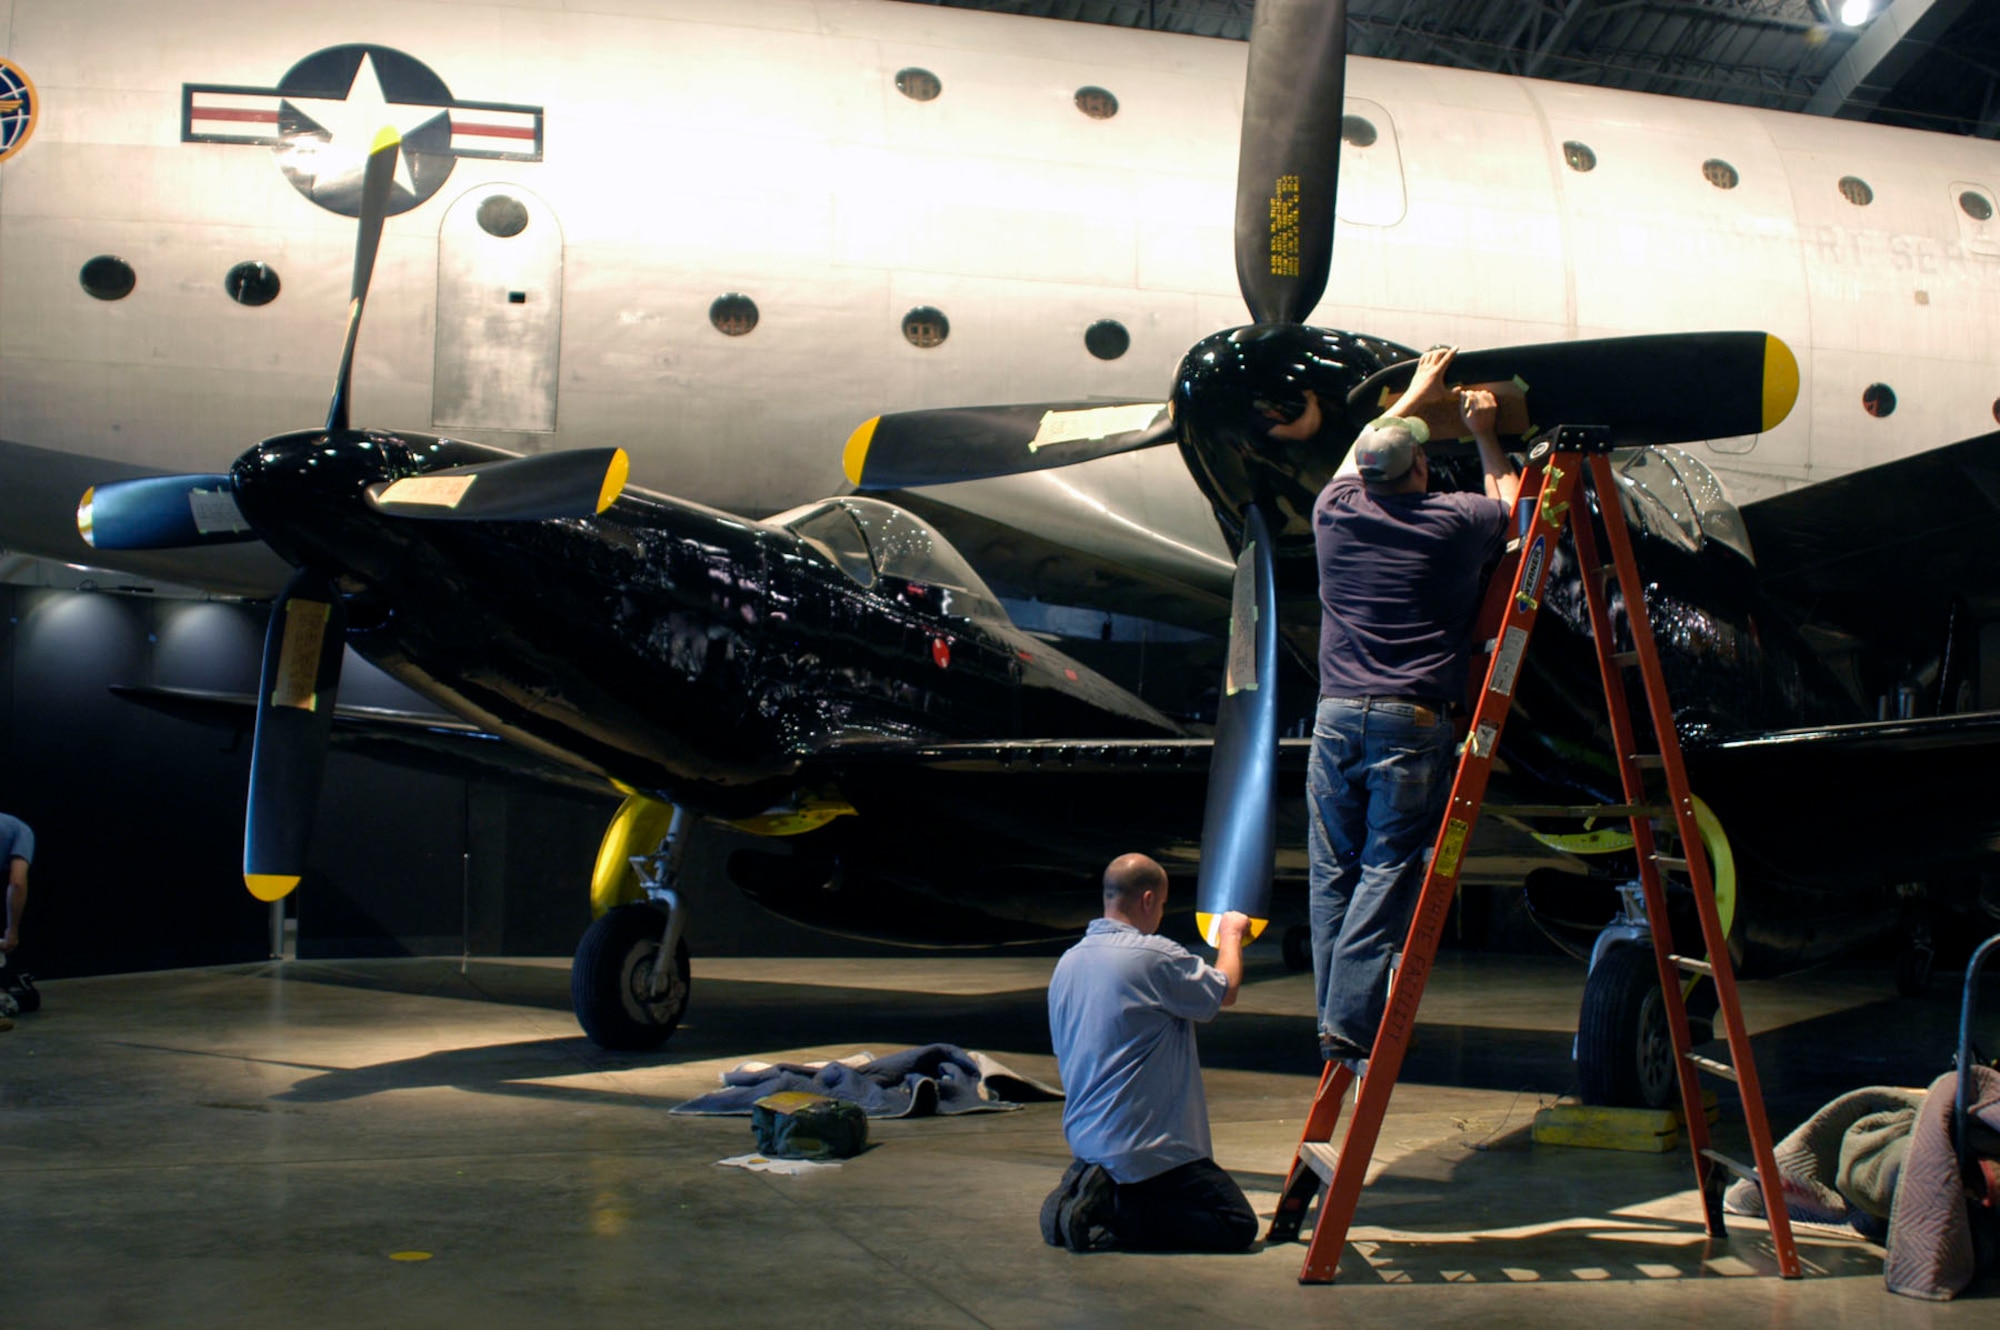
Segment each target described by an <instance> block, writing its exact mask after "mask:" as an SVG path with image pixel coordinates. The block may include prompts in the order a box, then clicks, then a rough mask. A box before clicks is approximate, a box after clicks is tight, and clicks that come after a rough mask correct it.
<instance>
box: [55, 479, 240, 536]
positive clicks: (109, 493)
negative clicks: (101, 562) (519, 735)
mask: <svg viewBox="0 0 2000 1330" xmlns="http://www.w3.org/2000/svg"><path fill="white" fill-rule="evenodd" d="M76 529H77V534H79V535H81V536H82V537H83V540H84V543H85V544H87V545H89V546H90V547H91V548H93V549H100V550H166V549H182V548H185V547H187V546H190V545H225V544H230V543H233V542H236V541H244V540H255V539H257V533H256V532H254V531H252V530H251V529H250V524H249V523H248V522H246V521H244V520H243V514H242V512H241V511H240V510H238V508H237V507H236V495H235V490H234V486H233V484H232V482H231V481H230V478H229V477H228V476H214V475H202V476H143V477H141V478H139V479H137V480H113V481H107V482H106V483H105V484H102V485H94V486H92V487H91V488H89V489H87V490H85V491H84V492H83V499H82V500H81V501H80V502H79V503H78V504H77V506H76Z"/></svg>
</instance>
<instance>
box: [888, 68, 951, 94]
mask: <svg viewBox="0 0 2000 1330" xmlns="http://www.w3.org/2000/svg"><path fill="white" fill-rule="evenodd" d="M896 91H897V92H900V93H902V94H903V95H904V96H905V97H908V98H909V99H910V100H911V101H913V102H934V101H936V100H937V98H938V94H939V93H941V92H943V91H944V84H943V83H942V82H940V81H939V80H938V76H937V75H935V74H933V73H931V72H930V71H929V70H928V69H918V68H917V67H916V66H914V65H912V66H911V67H910V68H908V69H899V70H897V71H896Z"/></svg>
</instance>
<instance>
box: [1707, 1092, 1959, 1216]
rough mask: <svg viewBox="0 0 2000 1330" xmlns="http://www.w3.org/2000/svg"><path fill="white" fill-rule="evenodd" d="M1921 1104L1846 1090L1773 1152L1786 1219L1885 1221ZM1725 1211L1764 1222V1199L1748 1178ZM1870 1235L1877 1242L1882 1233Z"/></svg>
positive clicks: (1914, 1095)
mask: <svg viewBox="0 0 2000 1330" xmlns="http://www.w3.org/2000/svg"><path fill="white" fill-rule="evenodd" d="M1923 1099H1924V1092H1923V1091H1921V1090H1903V1089H1898V1088H1896V1087H1894V1086H1886V1085H1871V1086H1868V1087H1866V1088H1864V1089H1860V1090H1850V1091H1848V1092H1847V1093H1846V1094H1844V1095H1841V1096H1840V1097H1839V1098H1838V1099H1835V1100H1833V1101H1831V1102H1830V1103H1828V1104H1827V1105H1826V1106H1825V1107H1823V1108H1821V1109H1820V1110H1819V1111H1818V1112H1817V1113H1814V1114H1813V1115H1812V1116H1811V1117H1809V1118H1807V1119H1806V1120H1805V1121H1804V1122H1802V1123H1800V1124H1799V1125H1798V1126H1797V1127H1796V1128H1794V1129H1793V1130H1792V1132H1791V1133H1790V1134H1788V1135H1787V1136H1786V1137H1785V1138H1784V1139H1783V1140H1781V1141H1779V1142H1778V1143H1777V1145H1775V1146H1774V1147H1772V1151H1771V1153H1772V1155H1773V1156H1774V1157H1775V1158H1776V1159H1777V1163H1778V1176H1779V1177H1781V1178H1782V1179H1783V1180H1784V1188H1785V1209H1786V1211H1787V1212H1788V1213H1789V1214H1790V1216H1791V1217H1792V1218H1793V1219H1796V1220H1798V1221H1800V1222H1802V1223H1808V1224H1844V1223H1848V1222H1850V1221H1852V1220H1855V1219H1856V1218H1857V1216H1858V1217H1860V1218H1862V1219H1864V1220H1865V1219H1866V1218H1867V1217H1868V1216H1871V1215H1872V1216H1877V1217H1879V1216H1883V1215H1887V1214H1888V1213H1889V1198H1890V1197H1891V1196H1892V1195H1894V1193H1895V1188H1896V1168H1897V1165H1899V1164H1900V1163H1901V1162H1902V1155H1903V1152H1904V1150H1906V1149H1907V1148H1908V1145H1907V1137H1908V1135H1909V1131H1910V1123H1911V1121H1912V1119H1913V1118H1914V1116H1915V1113H1916V1109H1917V1106H1918V1105H1919V1104H1921V1103H1922V1102H1923ZM1722 1203H1723V1207H1724V1208H1725V1209H1727V1210H1729V1211H1730V1212H1731V1213H1732V1214H1739V1215H1751V1216H1753V1217H1758V1218H1761V1217H1762V1216H1763V1214H1764V1193H1763V1192H1762V1191H1761V1190H1760V1189H1759V1188H1758V1186H1757V1184H1756V1183H1755V1182H1752V1181H1750V1180H1749V1179H1747V1178H1741V1179H1738V1180H1737V1181H1735V1182H1732V1183H1731V1184H1730V1185H1729V1190H1728V1191H1726V1192H1724V1193H1723V1197H1722ZM1862 1227H1864V1231H1867V1230H1868V1226H1866V1225H1863V1226H1862ZM1873 1231H1874V1232H1875V1233H1876V1234H1878V1235H1879V1232H1880V1230H1879V1227H1875V1228H1874V1229H1873Z"/></svg>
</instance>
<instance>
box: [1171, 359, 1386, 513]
mask: <svg viewBox="0 0 2000 1330" xmlns="http://www.w3.org/2000/svg"><path fill="white" fill-rule="evenodd" d="M1415 354H1416V353H1415V352H1413V351H1411V350H1410V349H1409V348H1407V347H1403V346H1398V345H1396V344H1395V343H1394V342H1385V341H1382V340H1381V339H1379V338H1374V337H1364V336H1360V335H1358V334H1355V333H1346V332H1338V331H1334V330H1331V329H1324V328H1312V327H1307V326H1306V325H1304V324H1298V323H1261V324H1254V325H1251V326H1249V327H1244V328H1233V329H1230V330H1229V331H1227V332H1220V333H1216V334H1214V335H1213V336H1211V337H1206V338H1203V339H1202V340H1201V341H1199V342H1197V343H1195V345H1194V346H1193V348H1192V349H1190V350H1189V351H1188V353H1187V355H1186V356H1185V357H1184V358H1183V359H1182V361H1181V365H1180V370H1179V372H1178V373H1177V374H1176V375H1175V379H1174V390H1173V407H1174V420H1175V425H1176V430H1177V434H1178V438H1179V442H1180V446H1181V455H1182V456H1183V457H1184V458H1185V459H1186V461H1187V465H1188V470H1189V471H1191V472H1192V473H1193V474H1194V477H1195V481H1196V483H1198V484H1199V485H1200V486H1201V488H1202V491H1203V492H1204V493H1205V494H1206V495H1207V496H1208V498H1209V500H1210V502H1211V503H1213V504H1214V505H1215V508H1216V512H1217V514H1218V516H1220V517H1221V518H1222V520H1223V522H1224V523H1225V525H1227V526H1228V527H1230V528H1231V530H1232V532H1236V533H1240V532H1241V530H1242V522H1243V510H1244V508H1245V507H1246V506H1248V505H1249V504H1251V503H1261V504H1263V505H1264V506H1265V508H1266V510H1267V512H1268V513H1269V514H1270V515H1271V517H1272V520H1273V524H1274V526H1276V528H1277V529H1276V530H1275V531H1274V533H1273V534H1274V535H1275V536H1276V537H1277V538H1278V539H1279V540H1281V541H1282V540H1284V539H1285V538H1286V537H1293V538H1297V537H1310V535H1311V532H1312V507H1313V501H1314V500H1315V499H1316V498H1318V497H1319V492H1320V490H1321V488H1323V487H1324V486H1325V484H1326V482H1327V480H1328V479H1329V478H1330V477H1331V476H1332V475H1333V472H1334V469H1335V468H1336V467H1338V466H1339V465H1340V461H1341V459H1342V458H1343V457H1345V456H1346V455H1347V450H1348V448H1349V447H1350V446H1351V445H1352V444H1353V442H1354V438H1355V435H1356V434H1358V433H1359V432H1360V429H1361V427H1362V426H1364V425H1366V424H1367V423H1368V421H1369V420H1371V419H1373V418H1374V416H1375V414H1376V410H1375V409H1374V408H1375V404H1374V403H1353V404H1350V403H1349V401H1348V395H1349V394H1350V393H1351V392H1353V391H1354V389H1355V388H1357V387H1359V386H1360V384H1361V383H1362V382H1363V381H1364V380H1365V379H1367V378H1368V376H1369V375H1371V374H1373V373H1375V372H1376V371H1377V370H1380V369H1382V368H1384V367H1386V366H1388V365H1392V364H1395V363H1397V362H1398V361H1402V360H1406V359H1409V358H1411V357H1413V356H1414V355H1415Z"/></svg>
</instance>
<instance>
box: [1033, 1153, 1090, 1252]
mask: <svg viewBox="0 0 2000 1330" xmlns="http://www.w3.org/2000/svg"><path fill="white" fill-rule="evenodd" d="M1089 1167H1090V1165H1088V1164H1086V1163H1084V1162H1083V1161H1082V1160H1081V1159H1072V1160H1070V1161H1069V1167H1068V1168H1066V1169H1064V1170H1063V1175H1062V1181H1061V1182H1058V1183H1057V1184H1056V1189H1055V1190H1054V1191H1052V1192H1050V1193H1049V1194H1048V1197H1047V1198H1046V1199H1045V1200H1043V1202H1042V1241H1043V1242H1046V1243H1048V1244H1049V1246H1051V1247H1060V1246H1062V1245H1063V1236H1062V1221H1061V1218H1060V1216H1061V1213H1062V1206H1063V1203H1064V1202H1066V1201H1068V1200H1069V1199H1070V1198H1071V1197H1072V1196H1075V1195H1076V1184H1077V1182H1078V1181H1079V1180H1080V1179H1082V1177H1083V1171H1084V1170H1085V1169H1086V1168H1089Z"/></svg>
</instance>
